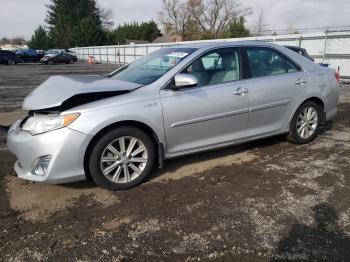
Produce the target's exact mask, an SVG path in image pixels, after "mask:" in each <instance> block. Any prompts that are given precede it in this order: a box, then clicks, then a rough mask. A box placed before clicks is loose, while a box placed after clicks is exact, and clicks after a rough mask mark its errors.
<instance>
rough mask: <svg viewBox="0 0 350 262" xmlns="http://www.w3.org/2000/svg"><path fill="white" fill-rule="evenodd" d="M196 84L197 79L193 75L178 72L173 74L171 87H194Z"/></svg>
mask: <svg viewBox="0 0 350 262" xmlns="http://www.w3.org/2000/svg"><path fill="white" fill-rule="evenodd" d="M197 85H198V80H197V78H196V77H195V76H193V75H188V74H178V75H176V76H175V85H174V86H173V89H181V88H188V87H195V86H197Z"/></svg>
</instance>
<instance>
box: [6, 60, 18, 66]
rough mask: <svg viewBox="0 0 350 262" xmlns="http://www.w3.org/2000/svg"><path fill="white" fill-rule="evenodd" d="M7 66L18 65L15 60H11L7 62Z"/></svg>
mask: <svg viewBox="0 0 350 262" xmlns="http://www.w3.org/2000/svg"><path fill="white" fill-rule="evenodd" d="M7 64H8V65H14V64H16V62H15V60H13V59H9V60H7Z"/></svg>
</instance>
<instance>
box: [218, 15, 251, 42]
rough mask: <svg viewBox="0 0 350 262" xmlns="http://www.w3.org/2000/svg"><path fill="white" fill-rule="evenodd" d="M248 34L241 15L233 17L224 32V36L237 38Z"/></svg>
mask: <svg viewBox="0 0 350 262" xmlns="http://www.w3.org/2000/svg"><path fill="white" fill-rule="evenodd" d="M249 35H250V32H249V29H248V28H247V27H246V26H245V19H244V17H243V16H241V17H239V18H238V19H237V18H236V19H234V20H233V22H232V23H230V24H229V26H228V28H227V30H226V31H225V32H224V34H223V37H224V38H238V37H247V36H249Z"/></svg>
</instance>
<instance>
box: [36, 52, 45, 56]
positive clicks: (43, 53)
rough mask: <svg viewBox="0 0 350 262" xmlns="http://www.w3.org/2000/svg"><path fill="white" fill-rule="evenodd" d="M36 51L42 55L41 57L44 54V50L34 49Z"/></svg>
mask: <svg viewBox="0 0 350 262" xmlns="http://www.w3.org/2000/svg"><path fill="white" fill-rule="evenodd" d="M36 52H37V53H38V54H40V55H42V57H44V55H45V54H46V51H45V50H36Z"/></svg>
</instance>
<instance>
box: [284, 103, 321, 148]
mask: <svg viewBox="0 0 350 262" xmlns="http://www.w3.org/2000/svg"><path fill="white" fill-rule="evenodd" d="M320 123H321V110H320V107H319V106H318V105H317V104H316V103H315V102H313V101H309V102H306V103H304V104H302V105H301V106H300V107H299V108H298V110H297V111H296V113H295V115H294V117H293V119H292V122H291V125H290V130H289V134H288V140H289V141H291V142H293V143H295V144H306V143H309V142H311V141H312V140H314V139H315V138H316V137H317V135H318V131H319V127H320Z"/></svg>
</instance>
